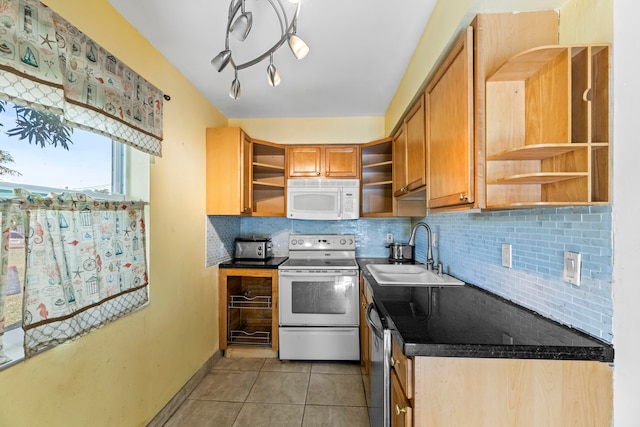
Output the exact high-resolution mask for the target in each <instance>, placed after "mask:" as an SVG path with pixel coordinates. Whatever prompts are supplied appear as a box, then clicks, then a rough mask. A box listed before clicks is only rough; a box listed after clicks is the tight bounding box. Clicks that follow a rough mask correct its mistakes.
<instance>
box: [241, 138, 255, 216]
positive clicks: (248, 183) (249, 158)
mask: <svg viewBox="0 0 640 427" xmlns="http://www.w3.org/2000/svg"><path fill="white" fill-rule="evenodd" d="M252 165H253V145H252V143H251V138H249V136H247V134H245V133H244V132H242V181H241V182H242V184H241V187H240V188H241V193H242V211H241V212H242V214H243V215H251V212H252V211H253V209H252V203H253V197H252V193H253V192H252V189H253V188H252V187H253V186H252V177H253V167H252Z"/></svg>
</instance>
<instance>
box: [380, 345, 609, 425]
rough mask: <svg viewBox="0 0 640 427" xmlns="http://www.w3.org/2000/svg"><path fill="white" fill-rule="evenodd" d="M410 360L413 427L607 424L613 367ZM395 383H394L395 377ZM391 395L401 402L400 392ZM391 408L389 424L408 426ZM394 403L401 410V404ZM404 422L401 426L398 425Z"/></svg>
mask: <svg viewBox="0 0 640 427" xmlns="http://www.w3.org/2000/svg"><path fill="white" fill-rule="evenodd" d="M413 359H414V360H413V361H414V372H413V377H414V381H415V396H414V400H413V405H412V407H413V425H414V426H415V427H425V426H429V427H439V426H441V427H451V426H474V427H500V426H518V427H539V426H546V427H564V426H593V427H609V426H610V425H611V421H612V414H613V410H612V404H613V391H612V385H613V384H612V369H611V367H610V366H609V365H608V364H607V363H602V362H593V361H577V360H529V359H472V358H456V357H415V358H413ZM394 373H395V372H394ZM395 381H396V382H397V383H399V381H398V379H397V376H396V380H395ZM392 387H393V386H392ZM398 387H400V389H401V386H396V388H398ZM401 390H402V389H401ZM393 394H394V395H396V399H400V397H401V396H400V394H399V393H396V392H394V393H393ZM396 402H401V400H396ZM395 404H396V403H394V404H393V405H394V406H393V407H392V412H393V415H392V418H393V419H396V418H397V419H398V423H397V424H393V423H392V425H411V424H406V418H407V416H408V415H407V414H409V413H410V412H409V411H407V412H400V413H401V414H402V417H400V415H396V409H395ZM398 405H399V407H400V409H402V405H401V404H400V403H398ZM403 420H404V421H405V424H402V423H401V422H402V421H403Z"/></svg>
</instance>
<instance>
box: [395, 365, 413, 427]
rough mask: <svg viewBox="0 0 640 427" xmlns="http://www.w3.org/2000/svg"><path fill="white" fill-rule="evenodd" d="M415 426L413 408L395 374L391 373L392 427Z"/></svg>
mask: <svg viewBox="0 0 640 427" xmlns="http://www.w3.org/2000/svg"><path fill="white" fill-rule="evenodd" d="M411 426H413V408H412V407H411V403H410V402H409V400H408V399H407V398H406V397H405V395H404V393H403V392H402V386H401V385H400V382H399V381H398V377H397V375H396V374H395V372H392V373H391V427H411Z"/></svg>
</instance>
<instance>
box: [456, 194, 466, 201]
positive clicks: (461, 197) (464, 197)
mask: <svg viewBox="0 0 640 427" xmlns="http://www.w3.org/2000/svg"><path fill="white" fill-rule="evenodd" d="M466 198H467V196H465V195H464V194H463V193H460V195H459V196H458V199H460V200H464V199H466Z"/></svg>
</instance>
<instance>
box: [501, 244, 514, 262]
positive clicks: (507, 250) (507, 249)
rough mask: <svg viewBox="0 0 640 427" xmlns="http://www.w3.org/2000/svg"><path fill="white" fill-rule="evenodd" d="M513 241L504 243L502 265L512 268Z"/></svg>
mask: <svg viewBox="0 0 640 427" xmlns="http://www.w3.org/2000/svg"><path fill="white" fill-rule="evenodd" d="M511 265H512V264H511V243H503V244H502V266H503V267H507V268H511Z"/></svg>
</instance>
